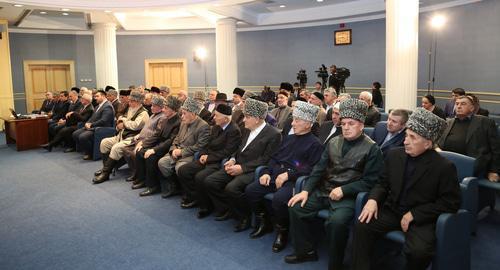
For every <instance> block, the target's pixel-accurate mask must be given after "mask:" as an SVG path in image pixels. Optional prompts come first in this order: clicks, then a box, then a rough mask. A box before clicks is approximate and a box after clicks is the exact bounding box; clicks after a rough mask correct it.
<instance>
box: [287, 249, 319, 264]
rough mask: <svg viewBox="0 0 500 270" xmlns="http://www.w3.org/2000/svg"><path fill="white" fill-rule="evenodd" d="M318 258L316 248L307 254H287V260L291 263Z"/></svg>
mask: <svg viewBox="0 0 500 270" xmlns="http://www.w3.org/2000/svg"><path fill="white" fill-rule="evenodd" d="M317 260H318V253H316V251H315V250H313V251H309V252H307V253H306V254H302V255H299V254H296V253H293V254H290V255H286V256H285V262H286V263H290V264H296V263H303V262H312V261H317Z"/></svg>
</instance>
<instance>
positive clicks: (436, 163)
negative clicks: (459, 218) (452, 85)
mask: <svg viewBox="0 0 500 270" xmlns="http://www.w3.org/2000/svg"><path fill="white" fill-rule="evenodd" d="M445 127H446V122H445V121H444V120H443V119H441V118H439V117H438V116H436V115H434V114H433V113H432V112H429V111H427V110H425V109H422V108H419V109H417V110H416V111H415V112H414V113H413V114H412V115H411V116H410V118H409V120H408V123H407V130H406V138H405V141H404V148H402V147H400V148H395V149H392V150H390V151H389V152H388V153H387V156H386V159H385V165H384V169H383V171H382V173H381V175H380V179H379V182H378V183H377V184H376V185H375V187H374V188H373V189H372V190H371V191H370V193H369V195H368V202H367V203H366V205H365V206H364V208H363V211H362V212H361V214H360V216H359V217H358V219H359V223H357V224H356V229H355V232H354V238H355V240H354V244H353V260H352V262H353V265H352V266H353V267H352V269H356V270H358V269H370V264H371V263H370V258H371V253H372V251H373V248H374V245H375V242H376V240H377V238H379V237H382V236H383V235H384V234H385V233H387V232H390V231H394V230H402V231H403V232H404V233H405V238H406V241H405V243H404V247H403V253H404V255H405V257H406V267H405V269H427V267H428V266H429V264H430V263H431V260H432V257H433V255H434V250H435V246H436V235H435V232H436V221H437V218H438V216H439V215H440V214H442V213H455V212H456V211H457V210H458V208H459V206H460V187H459V183H458V181H457V171H456V168H455V165H454V164H453V163H452V162H451V161H449V160H447V159H446V158H444V157H442V156H441V155H439V154H438V153H437V152H436V151H435V150H434V143H435V142H436V140H437V139H438V138H439V137H440V135H441V133H442V132H443V129H444V128H445Z"/></svg>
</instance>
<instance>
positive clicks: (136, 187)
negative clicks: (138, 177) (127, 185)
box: [132, 182, 146, 189]
mask: <svg viewBox="0 0 500 270" xmlns="http://www.w3.org/2000/svg"><path fill="white" fill-rule="evenodd" d="M144 187H146V184H145V183H144V182H139V183H137V184H134V185H132V189H140V188H144Z"/></svg>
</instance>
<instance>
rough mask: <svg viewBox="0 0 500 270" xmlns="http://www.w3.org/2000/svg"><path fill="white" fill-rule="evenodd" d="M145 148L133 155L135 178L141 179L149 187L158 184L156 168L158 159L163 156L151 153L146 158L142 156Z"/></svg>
mask: <svg viewBox="0 0 500 270" xmlns="http://www.w3.org/2000/svg"><path fill="white" fill-rule="evenodd" d="M144 153H146V149H142V150H141V151H139V152H137V154H136V155H135V169H136V176H137V180H139V181H142V182H144V183H145V184H146V186H147V187H149V188H154V187H159V186H160V179H159V176H160V174H161V173H160V170H159V169H158V160H159V159H160V158H162V157H163V156H160V155H158V154H152V155H151V156H149V157H148V158H147V159H145V158H144Z"/></svg>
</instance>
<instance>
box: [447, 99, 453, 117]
mask: <svg viewBox="0 0 500 270" xmlns="http://www.w3.org/2000/svg"><path fill="white" fill-rule="evenodd" d="M454 108H455V101H454V100H450V101H448V102H446V105H445V106H444V113H445V114H446V117H448V118H450V117H454V116H455V111H454V110H453V109H454Z"/></svg>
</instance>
